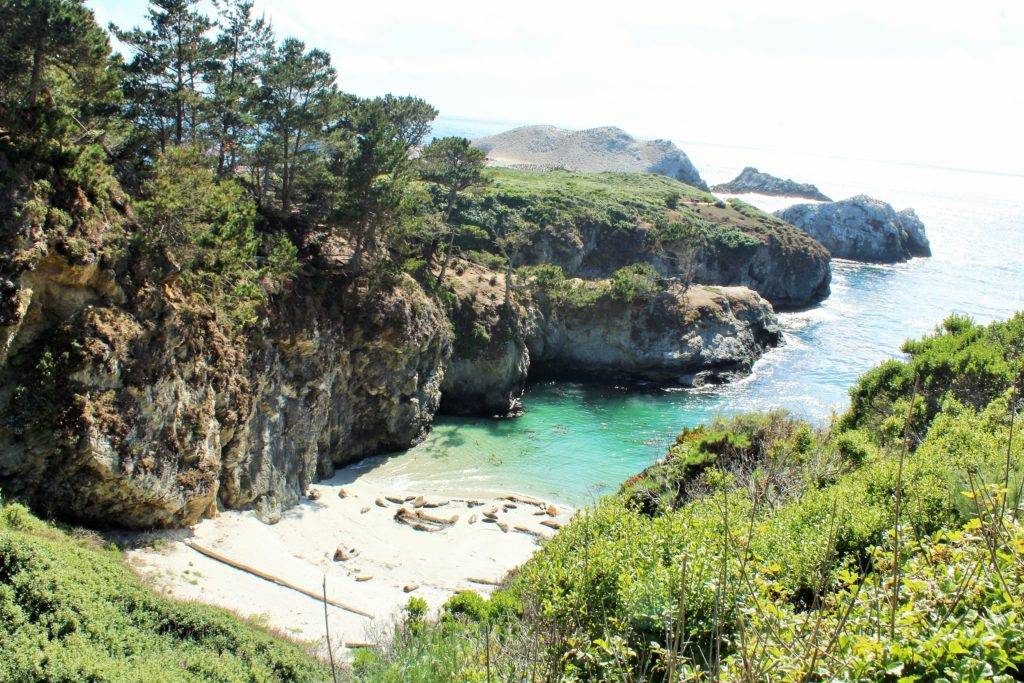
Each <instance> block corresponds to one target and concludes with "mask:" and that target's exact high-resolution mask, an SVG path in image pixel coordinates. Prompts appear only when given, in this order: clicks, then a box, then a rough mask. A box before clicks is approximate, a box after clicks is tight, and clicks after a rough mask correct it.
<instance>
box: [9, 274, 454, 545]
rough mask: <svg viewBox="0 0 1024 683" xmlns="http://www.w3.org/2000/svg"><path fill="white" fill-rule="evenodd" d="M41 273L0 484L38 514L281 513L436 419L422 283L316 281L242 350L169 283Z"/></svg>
mask: <svg viewBox="0 0 1024 683" xmlns="http://www.w3.org/2000/svg"><path fill="white" fill-rule="evenodd" d="M43 263H47V264H48V265H47V266H46V267H45V268H42V269H29V270H27V271H26V272H25V273H24V274H23V275H22V278H21V287H20V288H19V289H18V292H17V294H16V296H17V297H19V300H20V301H22V305H21V306H20V307H19V310H20V311H21V319H20V320H16V321H13V322H12V324H10V325H8V326H5V328H4V330H3V331H4V332H5V333H6V337H7V338H8V343H7V348H8V349H9V353H8V357H7V362H6V364H5V365H4V366H3V368H2V371H0V380H2V381H0V386H2V387H3V393H2V396H0V401H2V409H3V417H4V419H3V422H2V424H0V482H2V483H3V485H4V487H5V489H6V490H7V491H8V492H9V493H10V494H11V495H18V496H22V497H25V498H27V499H28V500H30V501H32V502H33V503H34V504H35V505H36V506H38V507H40V508H43V509H49V510H52V511H53V512H55V513H59V514H61V515H63V516H69V517H75V518H78V519H81V520H83V521H89V522H93V523H97V524H103V525H117V526H127V527H153V526H176V525H187V524H191V523H193V522H195V521H196V520H198V519H199V518H200V517H201V516H203V515H204V514H207V513H210V512H212V511H213V510H214V509H215V508H216V506H218V505H221V506H224V507H231V508H246V507H251V508H255V509H256V510H258V511H259V512H260V513H261V514H262V515H263V516H264V517H266V518H268V519H274V518H275V517H276V515H277V514H279V512H280V511H281V510H282V509H283V508H285V507H287V506H289V505H292V504H294V503H295V502H296V501H297V500H298V498H299V496H300V495H301V494H302V492H303V491H304V490H305V489H306V487H307V486H308V484H309V482H310V481H312V480H314V479H316V478H318V477H323V476H329V475H330V474H332V473H333V471H334V468H335V467H336V466H339V465H343V464H346V463H348V462H351V461H353V460H355V459H357V458H360V457H362V456H365V455H367V454H371V453H378V452H382V451H387V450H393V449H398V448H405V447H408V446H409V445H411V444H413V443H415V442H416V440H417V439H419V438H421V437H422V436H423V434H424V433H425V432H426V430H427V429H428V428H429V425H430V422H431V420H432V418H433V415H434V413H435V412H436V410H437V406H438V402H439V400H440V386H441V378H442V375H443V369H444V365H445V362H446V359H447V357H448V354H449V352H450V335H449V332H448V324H447V322H446V320H445V317H444V314H443V312H442V311H441V310H440V309H439V308H438V307H437V305H436V304H435V303H434V302H433V301H432V300H431V299H429V298H428V297H427V296H426V295H425V294H424V293H423V291H422V290H421V289H420V288H419V286H418V285H416V284H415V283H414V282H412V281H411V279H408V278H406V279H405V280H403V281H399V282H398V283H397V284H396V285H394V286H390V287H379V288H377V287H375V288H374V289H372V290H368V289H366V288H365V287H364V288H362V289H361V288H359V287H356V286H355V285H353V284H352V283H351V281H350V280H349V279H348V278H346V277H345V276H344V275H342V274H340V273H338V272H331V271H330V270H329V269H327V270H320V271H318V272H314V273H310V274H307V275H304V276H302V277H300V278H299V279H298V280H296V281H295V282H294V283H293V285H292V287H291V288H290V290H289V291H287V292H284V293H282V294H281V295H280V296H279V297H278V299H277V301H276V304H275V306H274V308H273V311H272V312H271V315H269V316H268V317H267V321H266V323H265V324H264V326H263V327H262V328H261V329H257V330H253V331H251V332H250V333H249V334H248V335H247V337H246V339H244V340H238V339H234V338H228V337H226V336H225V335H224V333H223V328H222V327H221V326H220V325H219V324H218V322H217V321H216V320H215V319H212V318H211V317H209V315H208V314H203V313H199V312H197V311H195V310H192V309H191V308H190V307H189V306H188V304H187V302H185V301H183V300H180V299H179V298H178V297H177V295H176V293H175V292H174V290H173V289H170V288H164V289H160V290H156V289H147V290H140V291H135V292H132V293H131V295H130V296H128V297H126V299H125V300H124V301H123V302H120V303H119V301H118V300H117V299H118V297H116V296H114V295H113V294H114V292H115V290H113V289H111V287H110V282H108V281H107V280H106V279H104V278H105V277H106V276H105V275H104V274H103V273H102V272H101V271H99V270H96V269H93V270H92V271H88V272H85V271H83V272H79V273H78V274H77V275H76V272H75V269H79V270H81V267H80V266H72V265H70V264H65V265H66V267H64V268H61V267H60V261H59V259H58V260H56V261H49V260H44V261H43ZM89 273H91V275H90V274H89ZM58 285H59V286H60V287H63V288H64V289H62V290H61V291H62V292H63V294H64V296H63V297H62V298H61V301H62V303H60V304H55V303H54V301H55V299H54V298H53V297H50V296H48V295H46V294H45V293H46V292H51V291H54V288H55V287H57V286H58ZM69 302H72V303H71V304H70V305H69ZM33 321H46V324H42V323H41V322H33Z"/></svg>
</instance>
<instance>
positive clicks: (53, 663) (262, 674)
mask: <svg viewBox="0 0 1024 683" xmlns="http://www.w3.org/2000/svg"><path fill="white" fill-rule="evenodd" d="M327 676H329V673H328V671H327V670H326V669H325V668H324V666H323V665H322V664H320V663H319V662H318V661H317V660H315V659H314V658H313V657H312V656H311V655H309V654H308V653H306V652H305V651H303V650H302V649H301V648H300V647H299V646H297V645H295V644H293V643H290V642H286V641H284V640H281V639H279V638H276V637H273V636H271V635H270V634H268V633H267V632H265V631H263V630H261V629H259V628H257V627H254V626H249V625H246V624H244V623H242V622H241V621H240V620H239V619H238V618H237V617H235V616H233V615H231V614H229V613H227V612H225V611H223V610H219V609H215V608H210V607H205V606H202V605H197V604H193V603H184V602H177V601H173V600H168V599H166V598H163V597H160V596H158V595H156V594H155V593H153V592H152V591H150V590H149V589H147V588H145V587H143V586H142V584H141V583H140V582H139V579H138V578H137V577H136V576H135V574H134V573H133V572H132V571H131V570H130V569H129V568H128V567H127V566H125V564H124V563H123V562H122V560H121V558H120V555H119V554H118V553H116V552H111V551H108V550H103V549H98V548H93V547H88V546H86V545H83V544H82V543H80V542H79V541H77V540H76V539H74V538H72V537H70V536H68V535H67V534H65V533H63V532H61V531H59V530H58V529H56V528H54V527H51V526H50V525H48V524H45V523H43V522H41V521H39V520H37V519H35V518H34V517H32V516H31V515H30V514H29V513H28V512H27V510H26V509H25V508H24V507H22V506H20V505H17V504H7V505H3V506H2V507H0V680H3V681H53V680H65V681H72V680H74V681H80V680H95V681H108V680H109V681H121V680H138V681H150V680H154V681H155V680H160V681H278V680H291V681H322V680H325V678H326V677H327Z"/></svg>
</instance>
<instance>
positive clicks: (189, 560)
mask: <svg viewBox="0 0 1024 683" xmlns="http://www.w3.org/2000/svg"><path fill="white" fill-rule="evenodd" d="M310 491H311V494H312V496H311V497H310V498H308V499H303V500H302V502H301V503H300V504H299V505H297V506H295V507H294V508H292V509H290V510H288V511H286V512H285V513H284V515H283V516H282V518H281V520H280V521H279V522H278V523H276V524H265V523H263V522H261V521H260V520H259V519H257V518H256V516H255V515H254V514H252V513H251V512H236V511H229V512H223V513H221V514H220V515H219V516H217V517H215V518H211V519H205V520H203V521H202V522H200V523H199V524H197V525H196V526H194V527H192V528H191V529H188V530H177V531H167V532H159V533H150V534H146V535H144V536H141V537H139V538H136V539H135V540H136V542H139V541H144V542H146V545H145V546H143V547H140V548H139V549H136V550H130V551H128V552H127V553H126V556H127V559H128V562H129V563H130V564H131V565H132V566H133V567H134V568H135V569H136V570H137V571H138V572H139V573H140V574H141V575H142V576H143V577H144V579H145V580H146V581H147V582H148V583H149V584H150V585H152V586H153V587H154V588H156V589H157V590H159V591H161V592H164V593H166V594H168V595H171V596H173V597H176V598H179V599H184V600H195V601H198V602H203V603H208V604H211V605H217V606H219V607H225V608H227V609H230V610H232V611H234V612H236V613H238V614H240V615H242V616H245V617H250V618H255V619H257V620H258V621H259V622H261V623H263V624H265V625H267V626H269V627H272V628H274V629H276V630H278V631H281V632H282V633H284V634H286V635H288V636H290V637H292V638H296V639H299V640H303V641H310V642H313V643H316V644H317V647H318V648H321V649H322V648H323V647H324V644H325V638H324V635H325V628H324V612H323V603H322V602H321V601H320V600H317V599H314V598H312V597H310V596H308V595H305V594H303V593H302V592H300V591H299V590H296V589H295V588H289V587H285V586H282V585H278V584H275V583H273V582H272V581H269V580H267V579H264V578H259V577H258V576H254V575H253V574H251V573H247V572H246V571H243V570H240V569H237V568H235V567H232V566H231V565H230V564H227V563H225V562H223V561H220V560H218V559H214V558H212V557H210V556H208V555H207V554H203V552H201V551H207V552H208V553H212V554H215V555H218V556H221V557H222V558H226V559H229V560H231V561H232V562H235V563H240V564H244V565H248V566H250V567H252V568H254V569H257V570H258V571H260V572H263V573H266V574H268V575H271V576H273V577H276V578H279V579H280V580H282V581H284V582H287V583H290V584H292V585H293V586H295V587H296V588H300V589H304V590H306V591H310V592H313V593H316V594H320V591H321V588H322V583H323V581H324V578H325V577H326V580H327V596H328V598H329V599H330V600H332V601H335V602H338V603H342V604H344V605H346V606H347V607H351V608H353V609H354V610H356V611H359V612H365V613H366V614H368V615H372V618H370V617H368V616H364V615H362V614H358V613H356V611H350V610H347V609H343V608H340V607H336V606H333V605H332V606H330V607H329V609H328V614H329V623H330V630H331V641H332V645H333V646H334V647H335V649H336V650H337V649H339V646H340V645H341V644H343V643H359V642H365V641H367V640H371V639H372V638H373V636H374V634H375V633H380V632H381V631H383V630H385V629H387V628H388V626H389V624H390V623H391V621H392V619H393V618H394V617H395V615H396V614H397V612H398V611H399V610H400V609H401V608H402V607H403V606H404V605H405V604H406V602H407V601H408V600H409V598H410V597H411V596H417V597H420V598H423V599H424V600H426V601H427V603H428V604H429V605H430V607H431V608H432V609H436V608H438V607H439V606H440V605H441V604H442V603H444V601H445V600H447V599H448V598H449V597H450V596H451V595H452V594H453V593H455V592H456V591H460V590H474V591H477V592H479V593H481V594H484V595H486V594H489V593H490V592H492V591H493V590H494V586H493V585H491V584H490V583H481V582H477V581H473V580H472V579H478V580H483V581H484V582H497V581H500V580H501V579H502V578H503V577H504V576H505V574H506V573H507V572H508V571H509V570H511V569H513V568H515V567H517V566H519V565H520V564H522V563H523V562H525V561H526V560H527V559H528V558H529V557H530V556H531V555H532V554H533V553H534V552H535V551H536V550H537V549H538V547H539V546H538V543H539V542H540V539H541V538H544V537H550V536H551V535H553V533H554V529H553V528H552V527H554V526H556V525H558V524H564V523H566V522H567V521H568V520H569V518H570V517H571V515H572V514H573V512H574V511H573V509H572V508H570V507H567V506H564V505H557V506H551V505H550V504H549V503H548V502H547V501H538V500H537V499H534V498H531V497H528V496H503V497H498V496H493V495H492V496H489V497H477V498H470V497H457V498H452V497H448V496H444V495H435V494H432V493H431V492H429V491H405V490H398V489H394V488H390V486H389V482H387V481H386V480H384V481H382V480H378V479H375V478H374V477H373V476H372V474H370V473H368V472H367V470H365V469H360V468H358V467H356V468H347V469H345V470H341V471H339V472H338V474H337V475H335V477H333V478H332V479H329V480H325V481H322V482H319V483H316V484H314V485H312V486H311V487H310ZM510 497H511V498H514V500H510V499H509V498H510ZM400 510H401V511H402V512H400ZM396 513H398V518H396ZM551 513H554V514H551ZM489 517H490V520H493V521H489ZM542 522H547V524H546V525H545V524H542ZM517 527H519V529H517ZM339 549H340V552H339ZM336 557H337V558H338V559H335V558H336ZM342 558H347V559H342ZM324 651H325V650H324Z"/></svg>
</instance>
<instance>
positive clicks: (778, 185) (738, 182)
mask: <svg viewBox="0 0 1024 683" xmlns="http://www.w3.org/2000/svg"><path fill="white" fill-rule="evenodd" d="M711 191H712V192H721V193H723V194H746V193H755V194H767V195H774V196H778V197H800V198H801V199H814V200H815V201H819V202H830V201H832V200H831V199H829V198H828V197H826V196H825V195H824V194H822V192H821V190H819V189H818V188H817V187H815V186H814V185H811V184H810V183H798V182H796V181H795V180H783V179H782V178H778V177H776V176H773V175H770V174H768V173H762V172H761V171H758V170H757V169H756V168H754V167H752V166H747V167H746V168H744V169H743V170H742V171H741V172H740V174H739V175H738V176H736V177H735V178H733V179H732V180H730V181H729V182H727V183H721V184H719V185H715V186H713V187H712V188H711Z"/></svg>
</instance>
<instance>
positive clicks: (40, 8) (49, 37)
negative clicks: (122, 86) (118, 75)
mask: <svg viewBox="0 0 1024 683" xmlns="http://www.w3.org/2000/svg"><path fill="white" fill-rule="evenodd" d="M109 66H110V44H109V42H108V41H107V36H106V34H105V33H104V32H103V29H101V28H100V27H99V26H97V24H96V22H95V20H94V18H93V14H92V12H91V11H90V10H89V9H87V8H86V7H85V5H84V4H83V3H82V2H81V0H4V2H2V3H0V83H3V89H2V91H0V101H2V102H3V113H4V119H6V120H5V121H4V123H3V125H4V127H5V128H9V129H10V128H17V127H21V126H22V125H24V124H25V123H26V120H25V118H24V117H22V116H20V115H19V114H18V113H17V112H19V111H23V110H29V111H30V110H32V109H34V108H35V107H36V106H37V105H38V104H39V103H40V99H41V98H45V99H46V100H47V103H48V104H56V105H58V106H64V107H66V108H67V111H66V112H65V113H69V114H72V115H74V116H75V118H77V119H78V120H79V121H78V122H79V125H84V123H83V122H82V119H83V118H86V119H87V118H89V113H90V111H92V110H95V109H97V104H102V103H103V102H104V101H109V100H110V99H111V98H112V96H113V95H112V93H113V92H114V91H115V90H116V80H115V79H114V77H113V75H112V74H111V73H110V71H109ZM35 118H36V117H35V116H34V115H33V116H32V117H31V119H32V120H35Z"/></svg>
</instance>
